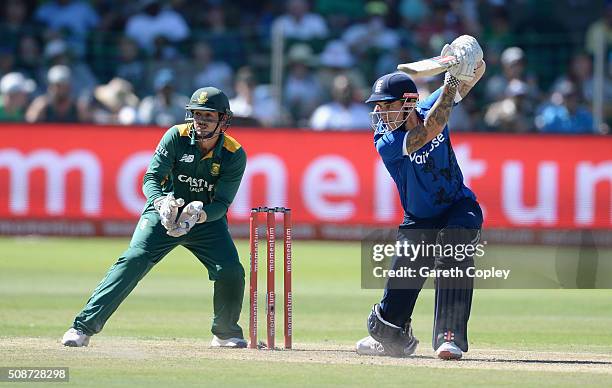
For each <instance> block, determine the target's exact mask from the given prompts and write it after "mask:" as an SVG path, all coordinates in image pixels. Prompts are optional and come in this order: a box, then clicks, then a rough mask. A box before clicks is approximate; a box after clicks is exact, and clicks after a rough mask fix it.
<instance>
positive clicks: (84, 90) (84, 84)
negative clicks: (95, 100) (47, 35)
mask: <svg viewBox="0 0 612 388" xmlns="http://www.w3.org/2000/svg"><path fill="white" fill-rule="evenodd" d="M44 55H45V60H46V61H47V62H48V63H49V67H53V66H56V65H66V66H68V67H70V73H71V77H70V78H71V85H72V91H73V93H74V95H75V96H77V97H81V96H83V95H84V94H91V91H92V90H93V88H94V87H95V86H96V85H97V84H98V80H97V79H96V77H95V76H94V74H93V72H92V71H91V69H90V68H89V65H87V63H85V62H83V61H79V60H77V61H74V58H73V56H72V53H71V51H70V49H69V47H68V45H67V44H66V42H65V41H63V40H61V39H54V40H51V41H50V42H49V43H47V45H46V46H45V53H44Z"/></svg>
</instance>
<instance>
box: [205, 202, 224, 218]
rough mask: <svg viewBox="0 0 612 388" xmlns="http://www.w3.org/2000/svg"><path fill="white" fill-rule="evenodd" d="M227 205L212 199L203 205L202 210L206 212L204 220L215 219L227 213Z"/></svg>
mask: <svg viewBox="0 0 612 388" xmlns="http://www.w3.org/2000/svg"><path fill="white" fill-rule="evenodd" d="M227 209H228V207H227V205H225V204H224V203H222V202H219V201H212V202H211V203H209V204H208V205H205V206H204V208H203V210H204V211H205V212H206V222H212V221H217V220H218V219H221V218H222V217H223V216H225V215H226V214H227Z"/></svg>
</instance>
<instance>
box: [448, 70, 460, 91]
mask: <svg viewBox="0 0 612 388" xmlns="http://www.w3.org/2000/svg"><path fill="white" fill-rule="evenodd" d="M460 83H461V80H460V79H459V78H457V77H455V76H454V75H452V74H451V73H449V72H448V71H447V72H446V74H445V75H444V85H445V86H446V88H447V89H448V88H451V89H453V90H457V88H458V87H459V84H460Z"/></svg>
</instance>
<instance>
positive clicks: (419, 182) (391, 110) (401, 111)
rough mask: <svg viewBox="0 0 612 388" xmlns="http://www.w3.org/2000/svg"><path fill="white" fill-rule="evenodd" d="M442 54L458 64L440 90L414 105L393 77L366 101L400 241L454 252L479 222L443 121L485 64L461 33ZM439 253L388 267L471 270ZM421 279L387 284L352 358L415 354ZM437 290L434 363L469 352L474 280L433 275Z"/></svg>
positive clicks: (410, 88) (469, 240) (406, 87)
mask: <svg viewBox="0 0 612 388" xmlns="http://www.w3.org/2000/svg"><path fill="white" fill-rule="evenodd" d="M442 55H443V56H447V55H453V56H455V57H456V58H458V60H459V63H458V64H456V65H454V66H452V67H450V68H449V69H448V71H447V73H446V76H445V79H444V85H443V86H442V87H441V88H439V89H438V90H436V91H435V92H434V93H432V94H431V95H430V96H429V97H427V98H425V99H424V100H422V101H419V94H418V91H417V88H416V86H415V84H414V82H413V81H412V80H411V79H410V77H408V75H406V74H404V73H401V72H397V73H391V74H387V75H384V76H382V77H381V78H379V79H378V80H377V81H376V82H375V83H374V86H373V87H372V95H371V96H370V98H368V100H367V101H366V102H369V103H374V104H375V107H374V110H373V112H372V113H371V117H372V127H373V129H374V143H375V145H376V150H377V151H378V153H379V154H380V157H381V159H382V161H383V162H384V164H385V167H386V168H387V170H388V171H389V174H390V175H391V177H392V178H393V180H394V181H395V184H396V186H397V189H398V192H399V195H400V199H401V202H402V207H403V209H404V222H403V223H402V224H401V225H400V228H399V233H398V240H400V241H401V242H402V244H403V242H404V241H405V242H407V243H410V244H430V245H434V246H436V245H437V246H439V247H442V246H453V247H455V248H456V251H459V249H460V248H461V247H460V246H466V245H469V244H472V245H475V244H476V243H477V242H478V239H479V236H480V228H481V225H482V221H483V219H482V211H481V209H480V206H479V205H478V202H477V201H476V196H475V195H474V193H473V192H472V190H470V189H469V188H468V187H467V186H466V185H465V184H464V183H463V175H462V173H461V169H460V168H459V165H458V163H457V159H456V157H455V154H454V152H453V147H452V145H451V141H450V132H449V129H448V126H447V122H448V118H449V116H450V113H451V110H452V108H453V106H454V105H455V104H456V103H458V102H459V101H461V99H463V98H464V97H465V96H466V95H467V94H468V93H469V91H470V90H471V89H472V87H474V85H475V84H476V82H478V80H479V79H480V78H481V77H482V75H483V74H484V71H485V64H484V62H483V60H482V49H481V48H480V46H479V45H478V42H477V41H476V39H474V38H473V37H471V36H467V35H464V36H461V37H459V38H457V39H456V40H455V41H453V42H452V43H451V44H450V45H446V46H444V49H443V50H442ZM437 252H439V253H435V254H434V253H430V254H426V255H421V256H420V257H417V258H415V259H414V260H413V258H410V257H398V256H396V257H395V258H394V261H393V265H392V266H393V268H392V269H394V270H398V269H399V270H400V271H401V270H402V268H403V267H408V268H412V269H414V270H416V271H417V272H415V273H419V272H418V270H419V269H420V268H427V269H432V270H434V271H435V270H441V271H440V272H442V271H443V270H448V272H449V273H454V274H458V273H462V274H466V275H467V273H468V272H469V271H468V268H471V267H473V266H474V259H473V257H465V256H464V255H461V256H457V255H453V254H452V253H449V252H452V251H448V250H445V251H444V252H443V253H442V251H441V250H438V251H437ZM451 270H452V271H451ZM419 274H420V273H419ZM425 280H426V277H423V276H417V277H415V278H414V279H399V280H398V279H390V280H389V281H388V282H387V284H386V287H385V292H384V295H383V298H382V300H381V302H380V303H377V304H375V305H374V307H373V308H372V311H371V313H370V316H369V317H368V321H367V325H368V332H369V334H370V336H368V337H366V338H364V339H362V340H360V341H359V342H358V343H357V353H359V354H367V355H389V356H396V357H402V356H408V355H411V354H413V353H414V352H415V350H416V347H417V344H418V340H417V339H416V338H415V337H414V336H413V335H412V328H411V326H410V324H411V318H412V312H413V309H414V305H415V303H416V300H417V298H418V296H419V292H420V290H421V288H422V287H423V283H424V282H425ZM435 286H436V295H435V316H434V328H433V338H432V346H433V348H434V350H435V352H436V354H437V356H438V357H439V358H442V359H459V358H461V357H462V354H463V353H462V352H466V351H467V350H468V339H467V323H468V319H469V316H470V309H471V305H472V293H473V279H472V278H469V277H467V276H466V277H459V276H449V277H444V276H442V277H438V278H436V281H435Z"/></svg>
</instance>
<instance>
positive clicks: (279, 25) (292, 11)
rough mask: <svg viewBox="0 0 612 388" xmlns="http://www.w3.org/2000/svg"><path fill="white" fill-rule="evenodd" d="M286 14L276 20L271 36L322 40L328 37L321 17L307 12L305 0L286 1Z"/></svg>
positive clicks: (325, 25)
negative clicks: (279, 35) (278, 35)
mask: <svg viewBox="0 0 612 388" xmlns="http://www.w3.org/2000/svg"><path fill="white" fill-rule="evenodd" d="M286 4H287V13H285V14H283V15H281V16H279V17H278V18H276V20H275V21H274V23H273V24H272V35H273V36H275V35H276V34H282V35H283V36H284V37H285V38H288V39H297V40H310V39H324V38H326V37H327V35H328V30H327V24H326V23H325V19H323V17H322V16H321V15H318V14H315V13H310V12H308V2H307V1H306V0H288V1H287V3H286Z"/></svg>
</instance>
